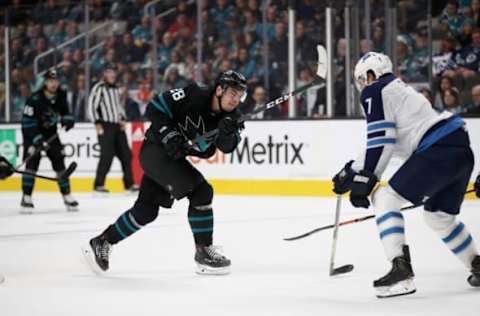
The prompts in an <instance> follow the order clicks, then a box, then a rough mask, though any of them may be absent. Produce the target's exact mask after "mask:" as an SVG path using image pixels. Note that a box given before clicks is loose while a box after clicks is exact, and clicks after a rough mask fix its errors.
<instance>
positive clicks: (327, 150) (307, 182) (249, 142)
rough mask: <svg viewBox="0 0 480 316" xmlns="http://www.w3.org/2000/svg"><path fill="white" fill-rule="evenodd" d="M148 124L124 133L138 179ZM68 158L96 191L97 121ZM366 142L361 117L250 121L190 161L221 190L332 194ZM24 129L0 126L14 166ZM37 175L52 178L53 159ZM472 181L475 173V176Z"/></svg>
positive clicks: (5, 185) (74, 141)
mask: <svg viewBox="0 0 480 316" xmlns="http://www.w3.org/2000/svg"><path fill="white" fill-rule="evenodd" d="M466 121H467V126H468V130H469V132H470V137H471V141H472V147H473V150H474V152H475V154H476V158H475V159H476V164H475V171H474V175H476V174H477V173H478V171H479V167H478V166H479V164H480V158H479V156H480V119H466ZM145 124H148V123H132V124H128V126H127V128H126V132H127V135H128V139H129V142H130V145H131V147H132V152H133V157H134V159H133V161H132V166H133V170H134V174H135V178H136V179H137V181H138V180H139V179H140V178H141V172H142V171H141V168H140V166H139V163H138V152H139V150H140V148H141V143H142V140H143V133H144V131H145V128H146V127H147V126H146V125H145ZM60 138H61V140H62V143H63V144H64V145H65V155H66V161H67V163H70V162H72V161H76V162H77V164H78V168H77V170H76V172H75V173H74V174H73V176H72V178H71V183H72V188H73V190H74V191H91V189H92V184H93V178H94V176H95V169H96V165H97V161H98V156H99V145H98V143H97V137H96V134H95V129H94V127H93V124H89V123H79V124H76V126H75V128H74V129H73V130H71V131H69V132H68V133H65V134H62V135H61V136H60ZM364 146H365V122H364V120H315V121H313V120H312V121H249V122H247V123H246V129H245V130H244V131H243V133H242V142H241V143H240V145H239V146H238V148H237V149H236V151H235V152H233V153H232V154H223V153H221V152H217V153H216V154H215V155H214V156H213V157H212V158H211V159H208V160H200V159H196V158H193V157H191V158H189V159H190V162H191V163H192V164H193V165H194V166H195V167H197V168H198V169H199V170H201V171H202V172H203V174H204V175H205V177H206V178H207V179H208V180H209V181H210V182H211V183H212V184H213V186H214V188H215V192H216V193H219V194H241V195H299V196H330V195H332V193H331V180H330V179H331V178H332V176H333V175H334V174H335V173H336V172H337V171H338V170H339V169H340V168H341V167H342V166H343V165H344V164H345V162H346V161H348V160H350V159H355V158H356V156H357V155H358V153H360V151H361V150H362V148H364ZM22 153H23V148H22V134H21V130H20V126H19V125H18V124H10V125H0V154H2V155H3V156H5V157H7V158H8V159H9V160H10V161H11V162H12V163H13V164H15V165H18V164H20V163H21V159H20V158H19V157H22ZM400 164H401V160H400V159H395V158H394V160H393V161H392V166H391V167H389V168H388V169H387V171H386V173H385V174H384V179H383V180H386V179H388V177H389V176H390V175H391V174H393V172H395V170H396V168H398V166H399V165H400ZM40 172H41V173H43V174H48V175H52V174H53V173H52V171H51V165H50V162H49V161H48V159H42V163H41V165H40ZM121 176H122V173H121V168H120V164H119V162H118V160H117V159H115V161H114V163H113V165H112V169H111V172H110V173H109V175H108V180H107V187H108V188H109V189H110V190H112V191H114V192H119V191H122V190H123V184H122V181H121ZM20 180H21V179H20V178H19V177H12V178H10V179H8V180H7V181H2V182H0V190H10V191H18V190H20V182H21V181H20ZM472 180H473V178H472ZM35 189H36V190H41V191H56V190H57V187H56V184H55V183H51V182H46V181H37V183H36V186H35Z"/></svg>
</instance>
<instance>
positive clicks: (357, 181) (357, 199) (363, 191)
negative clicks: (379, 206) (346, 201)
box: [350, 170, 378, 208]
mask: <svg viewBox="0 0 480 316" xmlns="http://www.w3.org/2000/svg"><path fill="white" fill-rule="evenodd" d="M377 182H378V178H377V176H376V175H375V174H373V173H372V172H370V171H367V170H362V171H360V172H358V173H357V174H355V175H354V176H353V183H352V189H351V191H350V202H351V203H352V205H353V206H354V207H364V208H368V207H369V206H370V201H369V200H368V196H369V195H370V193H372V190H373V188H374V187H375V185H376V184H377Z"/></svg>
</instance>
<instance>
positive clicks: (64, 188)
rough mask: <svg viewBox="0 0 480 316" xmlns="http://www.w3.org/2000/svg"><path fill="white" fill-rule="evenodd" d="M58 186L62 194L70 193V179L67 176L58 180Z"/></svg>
mask: <svg viewBox="0 0 480 316" xmlns="http://www.w3.org/2000/svg"><path fill="white" fill-rule="evenodd" d="M58 174H60V173H57V175H58ZM58 187H59V188H60V192H62V194H63V195H65V194H70V180H69V179H68V178H67V179H60V180H58Z"/></svg>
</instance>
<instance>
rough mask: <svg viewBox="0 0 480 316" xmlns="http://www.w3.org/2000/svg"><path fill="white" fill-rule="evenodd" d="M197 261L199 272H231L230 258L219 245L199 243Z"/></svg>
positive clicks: (196, 253) (196, 254)
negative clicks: (220, 250) (221, 251)
mask: <svg viewBox="0 0 480 316" xmlns="http://www.w3.org/2000/svg"><path fill="white" fill-rule="evenodd" d="M196 248H197V251H196V252H195V262H196V263H197V271H196V272H197V273H198V274H229V273H230V263H231V262H230V260H229V259H227V257H225V256H224V255H223V254H221V253H220V252H219V247H216V246H203V245H197V246H196Z"/></svg>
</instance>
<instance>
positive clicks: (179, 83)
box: [160, 67, 188, 92]
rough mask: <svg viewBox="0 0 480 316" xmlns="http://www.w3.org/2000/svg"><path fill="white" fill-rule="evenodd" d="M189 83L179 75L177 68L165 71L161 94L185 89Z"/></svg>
mask: <svg viewBox="0 0 480 316" xmlns="http://www.w3.org/2000/svg"><path fill="white" fill-rule="evenodd" d="M187 84H188V82H187V81H186V80H185V79H184V78H183V77H181V76H180V75H179V73H178V69H177V68H176V67H171V68H170V69H169V70H168V71H165V77H164V81H163V84H162V88H161V89H160V91H161V92H165V91H168V90H172V89H176V88H184V87H185V86H187Z"/></svg>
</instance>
